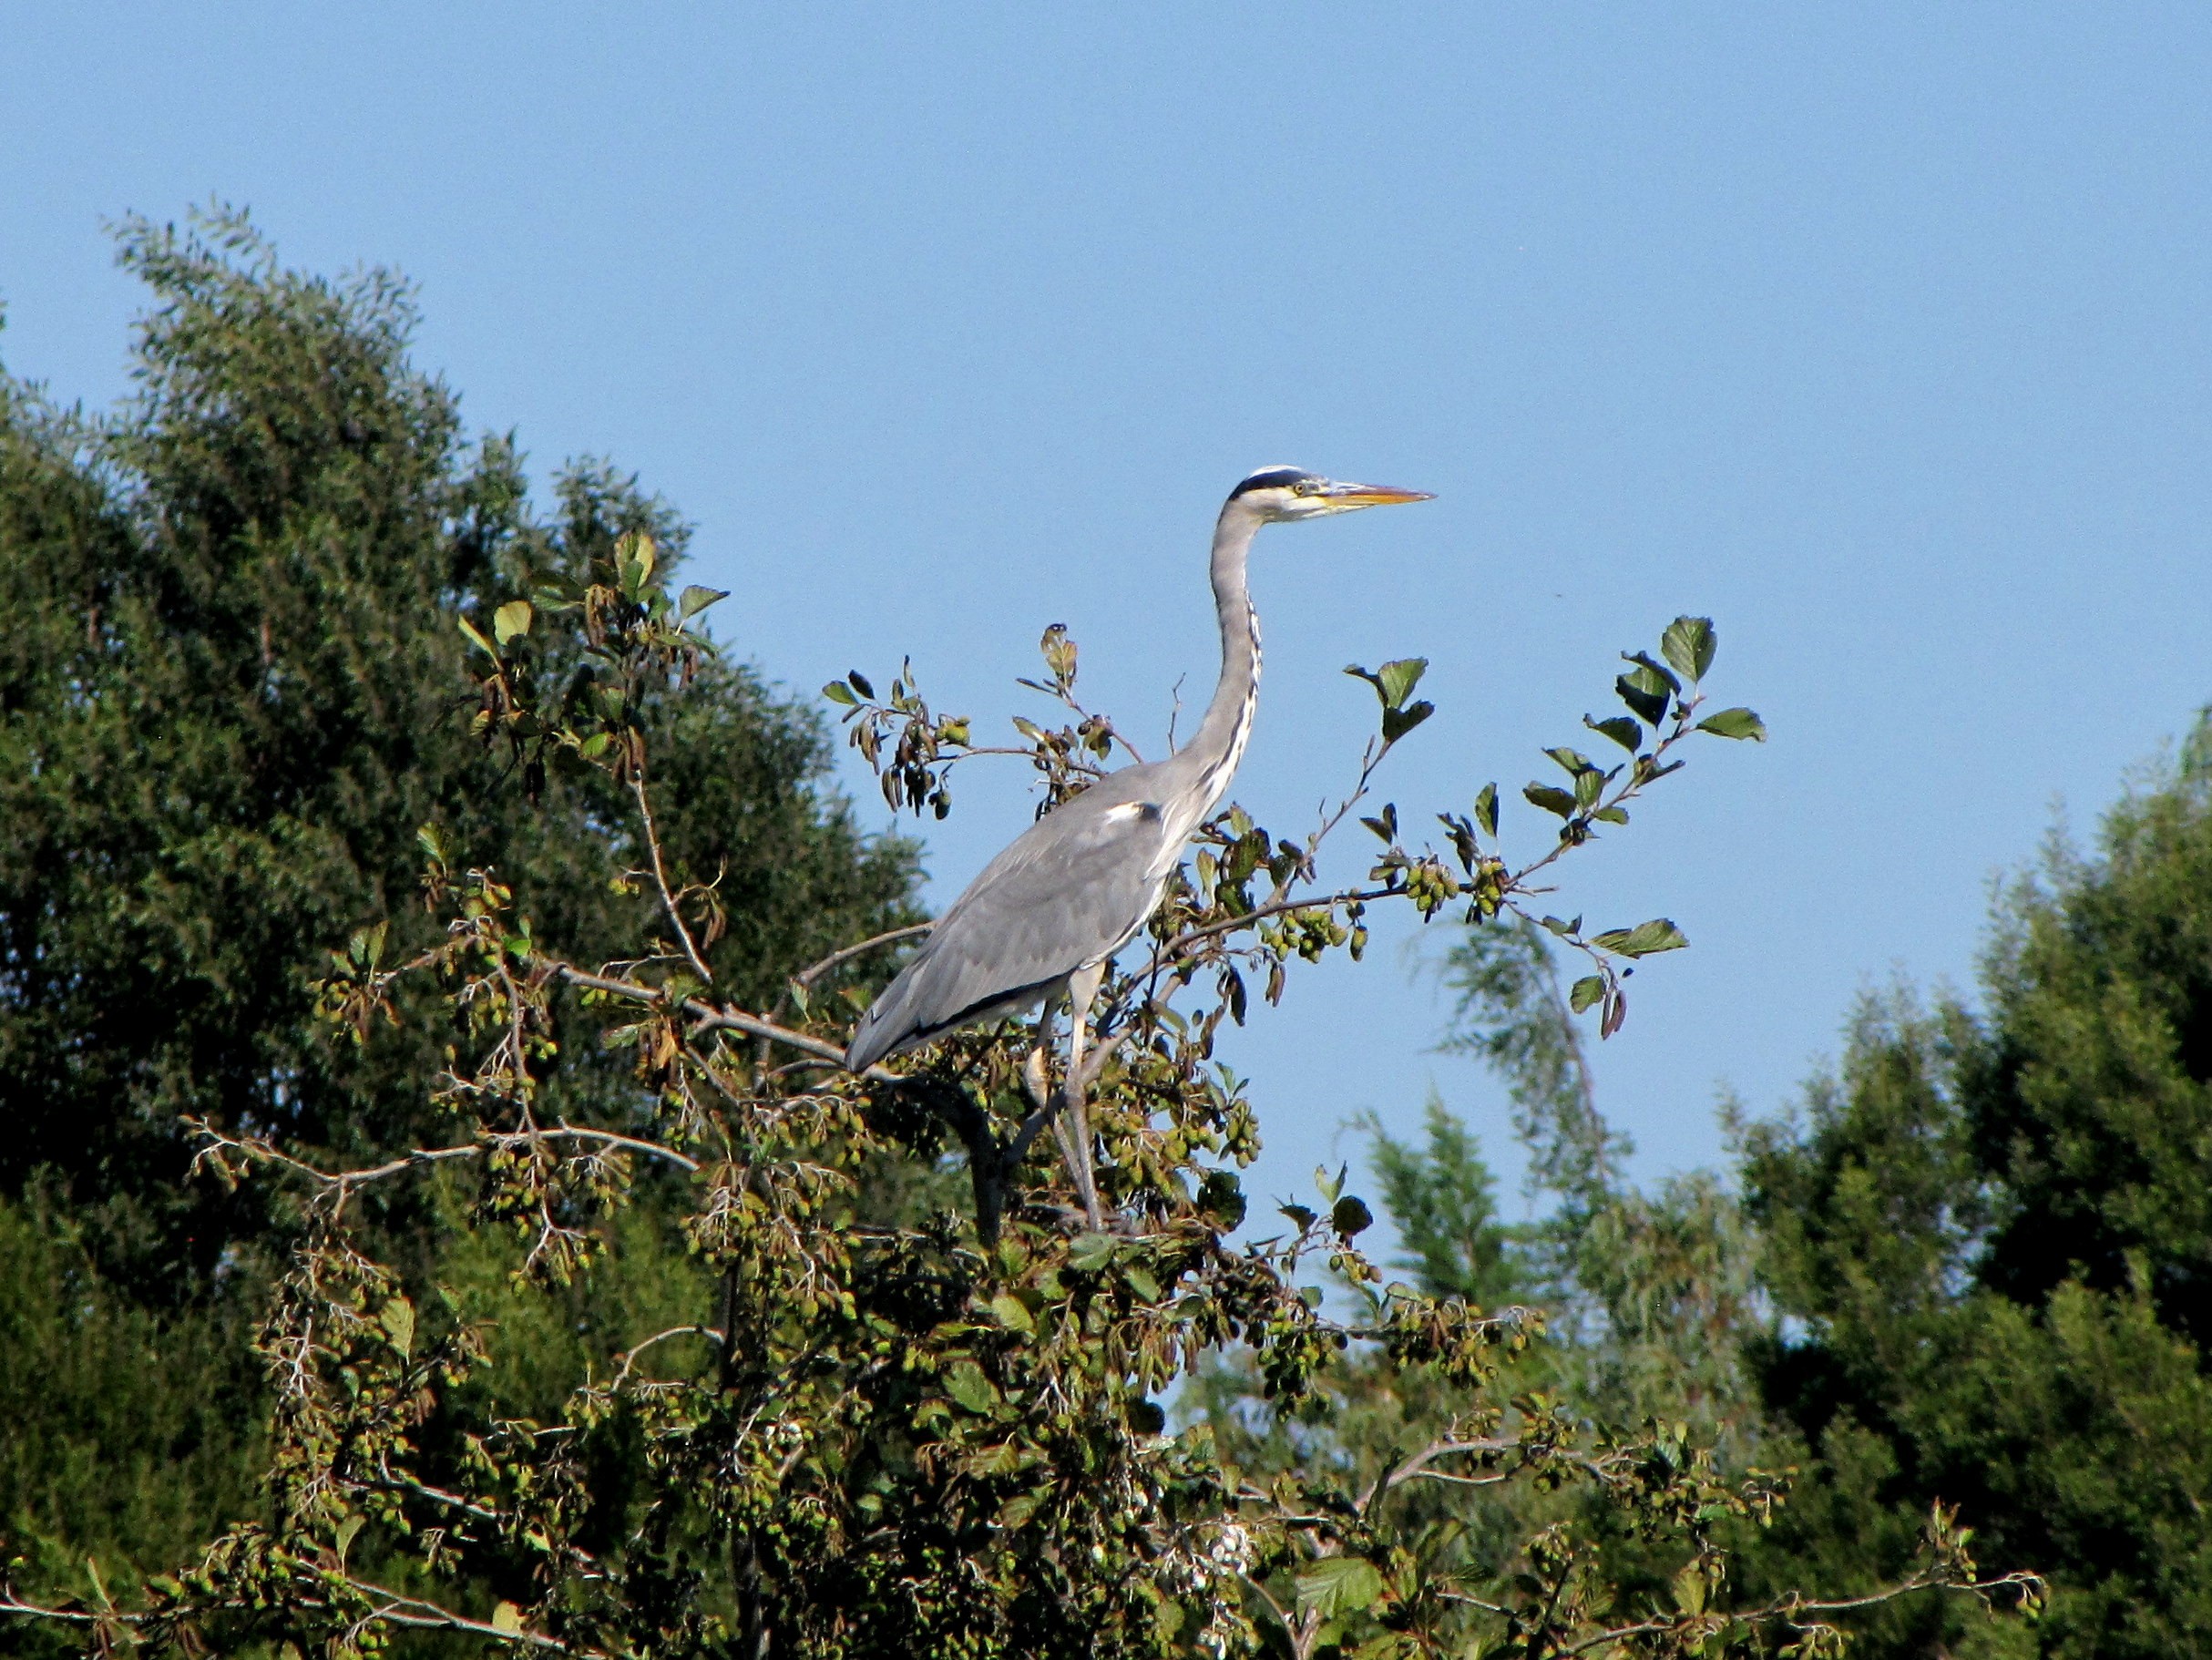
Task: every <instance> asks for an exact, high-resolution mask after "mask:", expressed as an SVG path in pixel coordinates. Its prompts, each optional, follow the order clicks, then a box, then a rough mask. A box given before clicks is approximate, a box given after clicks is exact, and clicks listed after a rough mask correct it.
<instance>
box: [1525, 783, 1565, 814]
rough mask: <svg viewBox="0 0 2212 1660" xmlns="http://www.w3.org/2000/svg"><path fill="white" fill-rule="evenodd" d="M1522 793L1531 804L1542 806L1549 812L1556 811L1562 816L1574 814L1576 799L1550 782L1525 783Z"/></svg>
mask: <svg viewBox="0 0 2212 1660" xmlns="http://www.w3.org/2000/svg"><path fill="white" fill-rule="evenodd" d="M1521 794H1523V795H1525V796H1527V797H1528V799H1529V802H1530V804H1531V805H1534V806H1539V807H1541V808H1542V809H1543V810H1544V811H1545V812H1547V813H1556V814H1558V815H1560V816H1561V817H1562V818H1572V817H1573V816H1574V809H1575V805H1576V803H1575V799H1574V797H1573V796H1572V795H1570V794H1567V792H1566V791H1564V790H1562V789H1558V788H1555V787H1554V786H1552V785H1551V784H1525V785H1523V786H1522V788H1521Z"/></svg>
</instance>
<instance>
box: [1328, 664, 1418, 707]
mask: <svg viewBox="0 0 2212 1660" xmlns="http://www.w3.org/2000/svg"><path fill="white" fill-rule="evenodd" d="M1428 669H1429V660H1428V659H1427V658H1426V657H1400V658H1397V659H1394V660H1393V661H1389V662H1387V663H1385V664H1383V666H1382V667H1381V668H1380V669H1377V670H1375V671H1373V672H1369V671H1367V670H1366V669H1363V668H1361V667H1360V666H1359V665H1358V664H1357V663H1347V664H1346V665H1345V670H1344V671H1345V672H1346V673H1347V674H1348V675H1350V676H1352V678H1353V679H1355V680H1363V681H1367V684H1368V685H1370V686H1372V687H1374V688H1375V695H1376V696H1377V698H1379V699H1381V700H1382V706H1383V707H1384V708H1385V709H1397V708H1399V707H1401V706H1402V705H1403V704H1404V703H1405V701H1406V699H1407V697H1408V694H1409V693H1410V692H1412V691H1413V689H1414V687H1416V686H1418V685H1419V684H1420V683H1421V676H1422V675H1423V674H1424V673H1426V672H1427V671H1428Z"/></svg>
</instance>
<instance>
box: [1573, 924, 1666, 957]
mask: <svg viewBox="0 0 2212 1660" xmlns="http://www.w3.org/2000/svg"><path fill="white" fill-rule="evenodd" d="M1590 943H1591V944H1592V945H1593V946H1596V947H1598V948H1600V949H1602V950H1606V951H1611V952H1612V953H1613V955H1614V956H1616V957H1650V956H1652V955H1653V954H1654V953H1655V952H1659V951H1679V950H1681V949H1682V948H1683V947H1685V946H1686V945H1688V944H1689V943H1690V942H1689V940H1688V938H1686V937H1685V935H1684V934H1683V931H1682V930H1681V929H1680V928H1678V927H1675V926H1674V924H1673V923H1672V922H1669V921H1668V920H1667V919H1666V918H1665V917H1654V919H1653V920H1652V921H1650V922H1639V923H1638V924H1636V926H1635V927H1633V928H1607V929H1606V930H1605V931H1604V932H1603V934H1600V935H1599V936H1597V938H1594V939H1592V941H1591V942H1590Z"/></svg>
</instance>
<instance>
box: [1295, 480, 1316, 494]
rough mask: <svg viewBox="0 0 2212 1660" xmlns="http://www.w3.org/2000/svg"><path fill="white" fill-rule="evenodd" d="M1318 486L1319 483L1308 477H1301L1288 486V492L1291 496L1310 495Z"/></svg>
mask: <svg viewBox="0 0 2212 1660" xmlns="http://www.w3.org/2000/svg"><path fill="white" fill-rule="evenodd" d="M1319 488H1320V486H1319V485H1317V484H1316V483H1315V482H1314V481H1313V480H1312V479H1310V478H1301V479H1299V480H1298V482H1297V483H1295V484H1294V485H1292V486H1291V487H1290V493H1291V494H1292V495H1293V496H1311V495H1312V494H1313V493H1314V492H1315V491H1316V490H1317V489H1319Z"/></svg>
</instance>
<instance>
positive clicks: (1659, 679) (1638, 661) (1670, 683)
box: [1621, 651, 1682, 692]
mask: <svg viewBox="0 0 2212 1660" xmlns="http://www.w3.org/2000/svg"><path fill="white" fill-rule="evenodd" d="M1621 661H1623V662H1631V663H1633V664H1635V665H1636V667H1637V668H1639V669H1642V670H1644V671H1646V672H1648V673H1649V674H1651V675H1653V676H1654V677H1656V679H1655V683H1656V684H1659V685H1662V686H1664V687H1665V688H1666V689H1667V690H1668V691H1669V692H1680V691H1681V690H1682V682H1681V681H1678V680H1676V679H1675V678H1674V675H1673V674H1671V673H1670V672H1668V671H1666V670H1664V669H1662V668H1661V667H1660V666H1659V665H1658V664H1657V663H1655V662H1654V661H1652V654H1651V653H1650V652H1649V651H1623V652H1622V653H1621Z"/></svg>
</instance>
